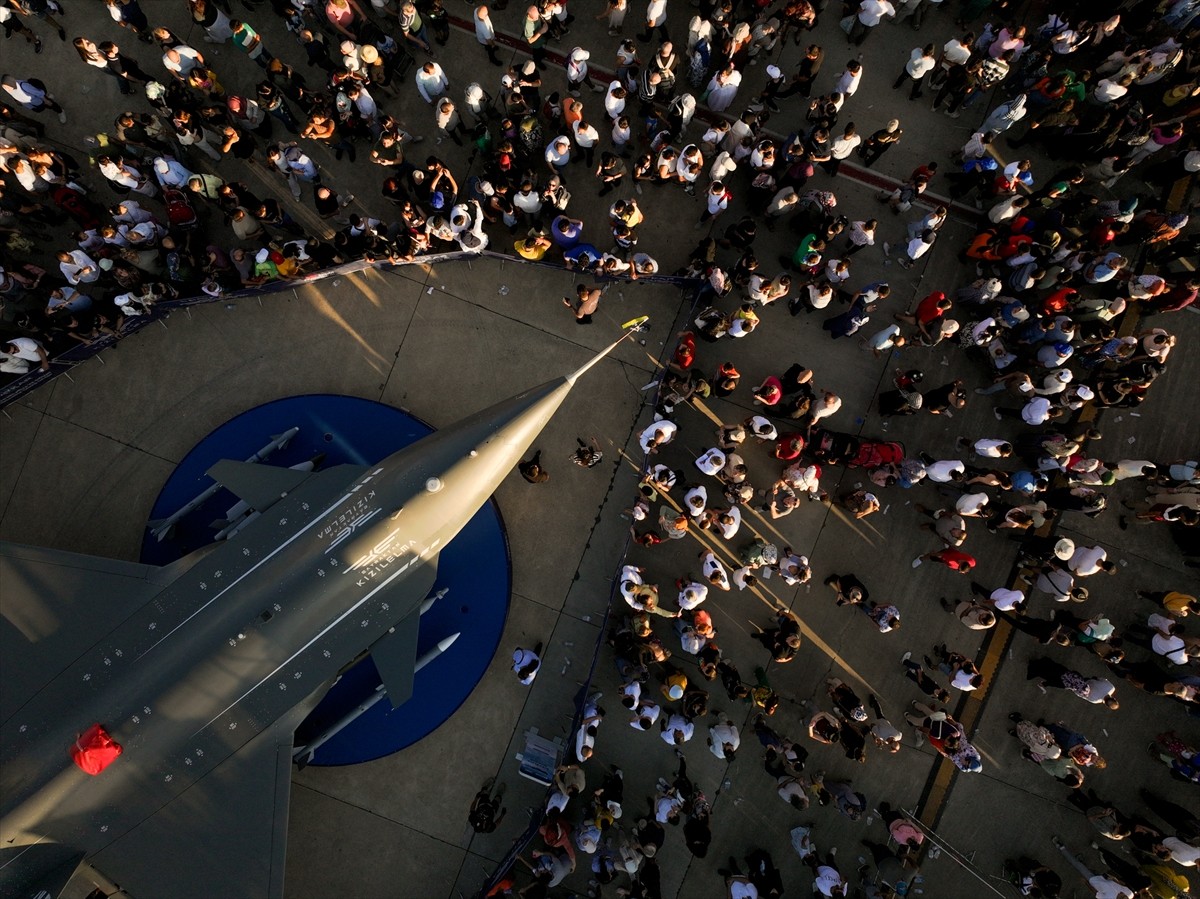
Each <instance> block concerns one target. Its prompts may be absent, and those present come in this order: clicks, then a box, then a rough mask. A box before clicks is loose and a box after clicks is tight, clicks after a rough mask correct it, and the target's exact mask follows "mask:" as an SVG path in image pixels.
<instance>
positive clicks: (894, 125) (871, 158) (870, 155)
mask: <svg viewBox="0 0 1200 899" xmlns="http://www.w3.org/2000/svg"><path fill="white" fill-rule="evenodd" d="M903 136H904V132H903V131H902V130H901V129H900V120H899V119H892V120H891V121H890V122H888V123H887V125H885V126H884V127H883V128H880V129H879V130H878V131H876V132H875V133H874V134H872V135H871V136H870V137H868V138H867V140H866V142H865V143H863V145H862V146H861V147H859V148H858V155H859V156H860V157H862V161H863V165H865V166H866V167H867V168H870V167H871V166H873V165H874V164H875V163H876V162H877V161H878V160H879V157H880V156H882V155H883V154H884V153H886V152H887V151H888V150H889V149H891V147H892V145H893V144H897V143H899V142H900V138H901V137H903Z"/></svg>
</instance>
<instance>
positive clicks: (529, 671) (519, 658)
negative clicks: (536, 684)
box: [512, 646, 541, 686]
mask: <svg viewBox="0 0 1200 899" xmlns="http://www.w3.org/2000/svg"><path fill="white" fill-rule="evenodd" d="M538 648H540V647H535V648H534V649H522V648H521V647H519V646H518V647H517V649H516V651H515V652H513V661H512V670H513V671H514V672H515V673H516V675H517V679H518V680H520V681H521V683H522V684H524V685H525V686H529V685H530V684H532V683H533V679H534V678H535V677H537V673H538V670H539V669H540V667H541V659H540V658H539V657H538V652H537V650H538Z"/></svg>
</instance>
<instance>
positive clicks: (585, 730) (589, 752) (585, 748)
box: [575, 693, 604, 762]
mask: <svg viewBox="0 0 1200 899" xmlns="http://www.w3.org/2000/svg"><path fill="white" fill-rule="evenodd" d="M598 700H599V694H597V693H593V694H592V695H591V696H589V697H588V701H587V703H586V704H585V705H584V707H583V720H582V721H580V722H579V730H578V731H577V732H576V733H575V758H576V759H578V760H579V761H580V762H586V761H587V760H588V759H590V758H591V757H592V756H593V755H594V754H595V751H596V732H597V731H598V730H599V729H600V722H602V721H603V720H604V710H603V709H602V708H600V706H598V705H597V704H596V703H597V701H598Z"/></svg>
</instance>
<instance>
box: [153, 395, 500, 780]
mask: <svg viewBox="0 0 1200 899" xmlns="http://www.w3.org/2000/svg"><path fill="white" fill-rule="evenodd" d="M291 428H299V432H298V433H297V434H296V435H295V436H294V437H293V438H292V439H291V441H290V442H289V443H288V445H287V446H286V447H284V448H282V449H278V450H276V451H274V452H273V453H271V454H270V455H269V457H268V458H267V459H266V460H265V461H264V462H263V463H262V464H266V465H273V466H279V467H282V468H287V467H289V466H292V465H297V464H299V463H302V462H306V461H309V460H311V459H314V458H316V457H318V456H323V459H322V461H321V463H320V468H328V467H330V466H333V465H340V464H344V463H349V464H352V465H373V464H375V463H376V462H379V461H380V460H382V459H384V458H386V457H387V456H389V455H391V454H392V453H394V452H396V451H397V450H400V449H403V448H404V447H406V446H408V445H409V444H410V443H414V442H415V441H417V440H419V439H421V438H422V437H424V436H426V435H427V434H431V433H432V432H433V429H432V428H431V427H429V426H428V425H427V424H425V423H424V422H422V421H420V420H419V419H417V418H414V417H413V416H411V415H409V414H408V413H406V412H402V411H400V410H399V409H395V408H393V407H391V406H387V405H384V404H383V403H376V402H372V401H370V400H364V399H358V398H356V397H347V396H337V395H333V394H308V395H305V396H296V397H288V398H287V399H282V400H276V401H274V402H271V403H266V404H264V405H262V406H258V407H256V408H254V409H250V410H249V411H247V412H243V413H242V414H241V415H239V416H237V417H236V418H233V419H231V420H230V421H227V422H226V423H225V424H223V425H221V426H220V427H219V428H217V429H216V430H215V431H213V432H212V433H211V434H209V435H208V436H207V437H205V438H204V439H203V440H201V441H200V443H199V444H197V446H196V447H195V448H194V449H192V451H191V452H189V453H188V454H187V456H186V457H184V459H183V461H182V462H180V463H179V465H178V466H177V467H176V469H175V471H174V472H173V473H172V475H171V477H170V478H168V479H167V482H166V484H164V485H163V488H162V490H161V491H160V492H159V495H158V499H157V500H156V501H155V503H154V508H153V510H152V512H151V516H150V517H151V519H160V518H166V517H168V516H170V515H171V514H173V513H174V512H176V511H177V510H178V509H180V508H182V507H183V506H185V505H186V504H187V503H188V502H190V501H191V500H192V499H194V498H195V497H196V496H198V495H199V494H200V493H202V492H203V491H204V490H205V489H207V488H209V487H210V486H212V480H211V479H210V478H209V477H208V476H207V475H205V471H207V470H208V469H209V468H210V467H211V466H212V465H213V463H215V462H217V461H219V460H221V459H237V460H239V461H240V460H245V459H249V458H250V457H251V456H252V455H254V454H255V453H257V452H258V451H259V450H261V449H263V448H264V447H265V446H267V445H268V444H269V443H270V442H271V440H272V438H273V437H275V436H276V435H278V434H283V433H285V432H286V431H288V430H290V429H291ZM318 470H319V469H318ZM237 502H238V498H237V497H236V496H234V495H233V494H232V493H230V492H229V491H227V490H225V489H221V490H220V491H218V492H217V493H216V494H215V495H214V496H212V497H210V498H209V499H208V500H206V501H205V502H204V503H203V504H202V505H200V506H198V507H197V508H195V509H193V510H192V511H191V512H189V513H188V514H187V515H186V516H184V517H183V518H182V519H180V521H179V522H178V523H177V524H176V526H175V528H174V530H173V532H172V534H171V536H169V537H166V538H164V539H163V540H162V541H161V542H159V541H158V540H156V539H155V537H154V536H153V534H151V533H150V532H149V531H147V533H146V536H145V538H144V540H143V541H142V553H141V560H142V561H143V562H145V563H147V564H151V565H166V564H169V563H171V562H174V561H175V560H177V559H180V558H182V557H183V556H185V555H187V554H188V553H190V552H193V551H194V550H197V549H199V548H201V547H203V546H205V545H207V544H209V543H211V542H212V541H213V538H214V537H215V536H216V534H217V531H218V530H219V526H214V523H215V522H217V521H219V520H223V519H225V517H226V514H227V513H228V511H229V510H230V508H231V507H233V506H234V505H235V504H236V503H237ZM233 539H234V540H235V541H236V539H237V537H236V536H235V537H234V538H233ZM511 587H512V565H511V560H510V558H509V553H508V539H507V536H506V535H505V531H504V522H503V520H502V519H501V517H500V510H499V509H498V508H497V506H496V503H495V501H494V500H492V501H489V502H488V503H487V504H486V505H485V506H484V507H483V508H482V509H480V510H479V511H478V512H477V513H476V514H475V516H474V517H473V518H472V519H471V520H470V522H468V524H467V526H466V527H465V528H464V529H463V530H462V532H461V533H460V534H459V535H458V536H457V537H456V538H455V539H454V540H453V542H451V543H450V545H449V546H447V547H446V548H445V549H444V550H443V551H442V553H441V557H440V561H439V564H438V577H437V582H436V583H435V584H434V586H433V589H432V590H431V591H430V592H431V593H436V592H438V591H439V590H442V589H446V590H447V591H448V592H447V593H446V595H445V596H443V597H442V598H441V599H440V600H438V601H437V602H436V603H434V605H433V608H431V609H430V610H429V611H428V612H427V613H426V614H425V615H423V616H422V618H421V630H420V638H419V641H418V646H417V656H418V657H420V656H421V655H422V654H424V653H425V652H427V651H428V650H429V649H431V648H433V647H434V646H435V645H436V644H437V642H438V641H439V640H441V639H442V638H444V637H447V636H449V635H450V634H454V633H461V636H460V637H459V638H458V639H457V640H456V641H455V642H454V644H453V645H452V646H451V647H450V648H449V649H448V650H447V651H446V652H445V653H443V654H442V655H441V656H439V657H437V658H436V659H434V660H433V662H431V663H430V664H429V665H428V666H426V667H425V668H424V669H423V670H421V671H420V672H418V673H417V676H416V681H415V683H414V685H413V695H412V698H411V699H409V701H408V702H406V703H404V705H402V706H401V707H400V708H398V709H395V710H393V709H392V708H391V705H390V704H389V703H388V701H387V700H386V699H384V700H383V701H382V702H379V703H377V704H376V705H375V706H374V707H372V708H371V709H370V710H369V711H367V712H366V713H365V714H364V715H362V716H361V717H360V718H358V719H357V720H356V721H354V723H353V724H351V725H349V726H348V727H347V728H346V729H345V730H343V731H341V732H340V733H339V734H338V735H337V736H336V737H334V738H333V739H332V740H330V741H329V742H328V743H326V744H324V745H323V746H322V747H321V748H320V749H318V750H317V752H316V755H315V757H314V759H313V760H312V762H311V764H314V765H352V764H356V763H358V762H366V761H370V760H371V759H377V758H381V757H383V756H385V755H389V754H391V753H393V752H396V751H398V750H400V749H403V748H404V747H405V746H409V745H411V744H413V743H415V742H417V741H418V740H420V739H421V738H423V737H425V736H427V735H428V734H430V733H432V732H433V730H434V729H436V728H437V727H438V726H439V725H440V724H441V723H442V722H443V721H445V720H446V719H447V718H449V717H450V716H451V715H453V714H454V712H455V711H456V710H457V709H458V707H459V706H460V705H462V703H463V701H464V700H466V698H467V696H469V695H470V693H471V691H472V690H473V689H475V685H476V684H477V683H479V681H480V679H481V678H482V677H483V674H484V672H485V671H486V670H487V667H488V664H489V663H490V662H491V659H492V656H493V655H495V652H496V647H497V646H498V645H499V643H500V636H501V634H502V633H503V630H504V621H505V618H506V617H507V615H508V601H509V596H510V595H511ZM362 648H363V649H366V647H362ZM347 661H349V660H347ZM379 682H380V680H379V675H378V673H377V672H376V670H375V665H374V663H373V662H372V661H371V659H370V657H369V656H368V657H367V658H365V659H364V660H362V661H361V662H359V663H358V664H357V665H355V666H354V667H353V668H351V669H350V670H348V671H347V672H345V673H344V674H343V676H342V678H341V679H340V680H339V681H338V682H337V683H336V684H335V685H334V686H333V688H332V689H331V690H330V691H329V693H328V695H326V696H325V697H324V698H323V699H322V700H321V701H320V702H319V703H318V704H317V707H316V708H315V709H314V710H313V712H312V714H310V715H309V716H308V718H307V719H305V721H304V723H303V724H301V726H300V728H299V729H298V730H297V732H296V741H297V743H304V742H306V741H307V740H310V739H312V738H313V737H314V736H316V735H317V734H320V733H321V732H322V731H323V730H325V729H326V728H327V727H328V726H329V725H330V724H332V723H333V722H335V721H337V720H338V719H339V718H341V717H342V716H343V715H344V714H345V713H347V712H348V711H350V710H351V709H353V708H354V707H355V706H357V705H358V704H359V703H360V702H361V701H363V700H364V699H366V698H367V697H368V696H370V695H371V694H372V693H373V692H374V691H375V688H376V687H377V686H378V685H379Z"/></svg>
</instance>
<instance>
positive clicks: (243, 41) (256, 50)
mask: <svg viewBox="0 0 1200 899" xmlns="http://www.w3.org/2000/svg"><path fill="white" fill-rule="evenodd" d="M229 27H230V28H231V29H232V31H233V43H234V44H235V45H236V46H237V48H238V49H239V50H241V51H242V52H243V53H245V54H246V56H247V57H248V58H250V59H252V60H254V62H255V63H256V64H257V65H258V66H259V68H263V69H265V68H266V67H267V66H268V65H270V63H271V60H272V59H274V58H275V57H274V56H272V55H271V54H270V53H269V52H268V51H267V47H266V45H265V44H264V43H263V40H262V37H261V36H260V35H259V33H258V32H257V31H255V30H254V29H253V28H251V27H250V26H249V25H248V24H246V23H245V22H242V21H240V20H238V19H231V20H230V21H229Z"/></svg>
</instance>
